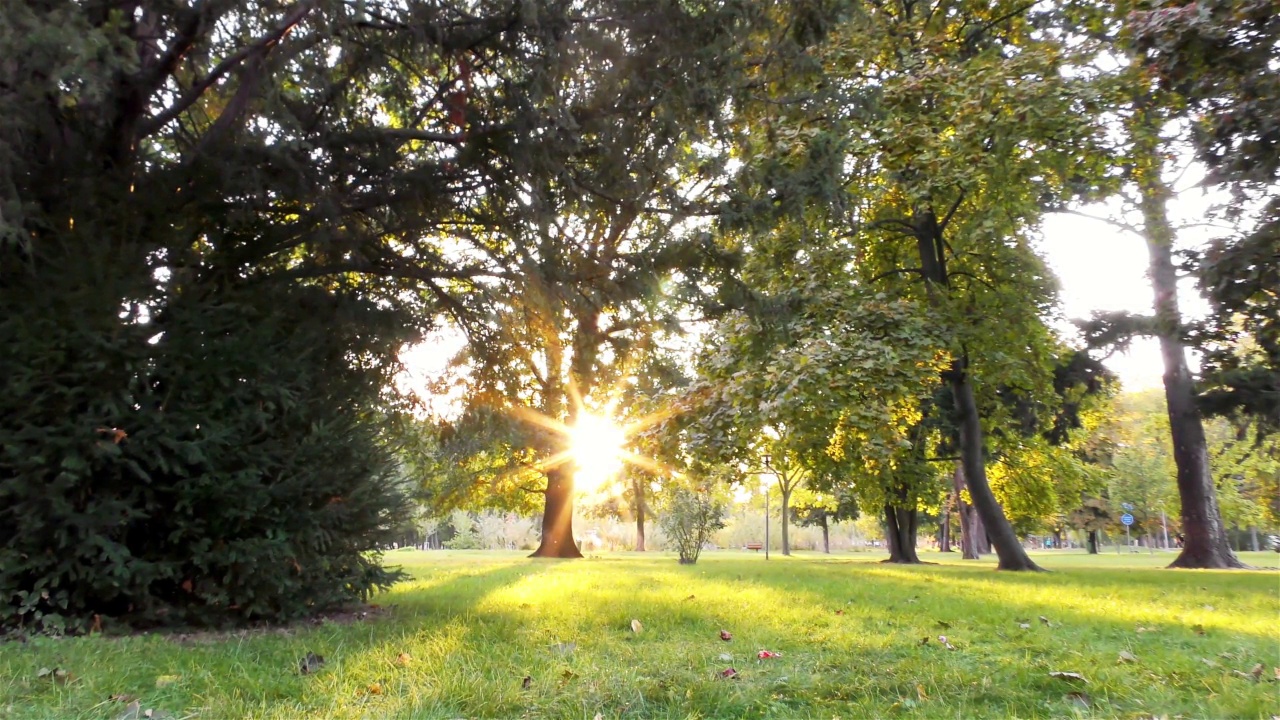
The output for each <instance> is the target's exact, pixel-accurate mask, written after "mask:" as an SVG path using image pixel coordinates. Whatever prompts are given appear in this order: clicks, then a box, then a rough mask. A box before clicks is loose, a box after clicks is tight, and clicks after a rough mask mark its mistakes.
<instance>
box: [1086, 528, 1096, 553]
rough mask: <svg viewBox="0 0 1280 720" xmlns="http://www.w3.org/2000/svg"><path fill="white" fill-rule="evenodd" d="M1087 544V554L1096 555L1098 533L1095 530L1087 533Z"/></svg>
mask: <svg viewBox="0 0 1280 720" xmlns="http://www.w3.org/2000/svg"><path fill="white" fill-rule="evenodd" d="M1088 544H1089V554H1090V555H1097V554H1098V531H1097V530H1090V531H1089V541H1088Z"/></svg>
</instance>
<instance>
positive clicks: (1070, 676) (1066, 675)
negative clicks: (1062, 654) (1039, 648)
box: [1049, 671, 1089, 683]
mask: <svg viewBox="0 0 1280 720" xmlns="http://www.w3.org/2000/svg"><path fill="white" fill-rule="evenodd" d="M1049 677H1051V678H1054V679H1055V680H1070V681H1072V682H1082V683H1087V682H1089V681H1088V680H1086V679H1085V677H1084V676H1083V675H1081V674H1080V673H1077V672H1060V671H1054V672H1051V673H1049Z"/></svg>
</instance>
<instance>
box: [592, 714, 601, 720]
mask: <svg viewBox="0 0 1280 720" xmlns="http://www.w3.org/2000/svg"><path fill="white" fill-rule="evenodd" d="M591 720H604V713H596V716H595V717H593V718H591Z"/></svg>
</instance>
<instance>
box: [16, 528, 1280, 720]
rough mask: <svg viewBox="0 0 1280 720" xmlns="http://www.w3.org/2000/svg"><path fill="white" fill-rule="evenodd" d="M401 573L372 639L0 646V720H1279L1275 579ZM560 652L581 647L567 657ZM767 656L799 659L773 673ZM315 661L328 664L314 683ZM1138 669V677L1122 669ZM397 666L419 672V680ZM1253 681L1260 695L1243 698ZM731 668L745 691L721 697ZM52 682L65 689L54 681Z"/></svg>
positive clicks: (429, 566) (952, 565) (629, 558)
mask: <svg viewBox="0 0 1280 720" xmlns="http://www.w3.org/2000/svg"><path fill="white" fill-rule="evenodd" d="M1245 556H1246V558H1247V561H1248V562H1253V563H1255V564H1257V565H1271V566H1274V565H1275V564H1276V561H1277V556H1276V554H1274V553H1271V554H1266V553H1258V554H1250V553H1246V554H1245ZM390 557H391V559H392V561H393V562H396V563H401V564H403V565H404V566H405V567H406V568H407V569H409V570H410V571H411V572H412V573H413V575H414V578H415V579H414V581H413V582H409V583H405V584H403V585H401V586H399V587H397V588H396V589H395V590H394V591H392V592H390V593H387V594H386V595H383V596H380V597H379V598H378V599H377V602H379V603H380V604H382V605H384V606H388V607H389V606H394V609H392V610H391V611H389V612H387V613H386V614H384V615H382V616H379V617H376V618H374V619H370V620H365V621H361V622H354V623H346V624H341V623H326V624H322V625H320V626H315V627H313V626H302V627H299V628H293V629H284V630H271V631H255V632H247V633H236V634H226V635H221V636H213V637H210V636H197V637H194V638H186V639H181V638H178V637H173V636H157V635H149V636H136V637H124V638H109V637H92V638H77V639H64V640H53V639H40V640H36V641H33V642H29V643H25V644H17V643H10V644H7V645H0V718H6V719H8V718H14V719H15V720H18V719H20V720H38V719H40V718H58V719H59V720H64V719H67V720H69V719H72V718H116V717H118V716H119V715H120V714H121V713H122V712H123V711H124V709H125V706H124V705H123V704H122V703H120V702H115V701H111V700H110V699H109V698H110V696H112V695H114V694H127V695H133V696H137V697H138V698H139V700H140V703H141V706H142V707H143V708H157V709H161V710H165V711H168V712H171V713H173V717H177V718H183V717H199V718H247V717H252V718H275V719H278V720H285V719H288V720H298V719H302V718H313V719H316V720H319V719H326V720H327V719H329V718H442V719H444V718H586V719H587V720H591V719H592V718H594V717H596V715H597V714H599V715H600V716H601V717H603V718H763V717H770V718H822V719H823V720H829V719H830V718H881V717H885V718H898V717H901V718H982V717H990V718H1006V717H1021V718H1071V717H1089V718H1094V717H1098V718H1111V717H1116V718H1149V717H1152V716H1155V717H1161V716H1168V717H1170V718H1173V717H1188V718H1264V720H1265V719H1266V718H1270V717H1271V716H1272V715H1278V714H1280V682H1275V681H1274V678H1275V672H1276V671H1275V670H1274V668H1275V667H1276V666H1280V623H1278V622H1277V621H1278V620H1280V573H1277V571H1276V570H1274V569H1271V570H1265V571H1260V572H1245V573H1239V572H1238V573H1220V572H1194V571H1162V570H1158V569H1156V568H1157V567H1158V566H1159V565H1161V564H1163V563H1167V562H1168V560H1169V559H1170V557H1171V556H1170V555H1168V554H1165V555H1160V554H1157V555H1155V556H1150V555H1147V554H1145V553H1143V554H1128V555H1114V554H1111V555H1101V556H1096V557H1089V556H1087V555H1083V554H1067V553H1061V554H1059V553H1045V554H1041V555H1038V556H1037V558H1038V560H1040V561H1041V562H1042V563H1043V564H1044V565H1046V566H1048V567H1050V568H1053V569H1054V570H1056V572H1053V573H1050V574H1035V575H1028V574H1009V573H997V572H993V571H992V570H991V563H990V562H981V563H963V562H960V561H957V560H954V559H948V560H946V561H944V563H943V564H940V565H932V566H924V567H897V566H885V565H879V564H876V563H874V562H873V561H874V560H878V559H879V557H880V556H878V555H875V554H870V553H865V554H862V553H851V554H845V555H839V556H831V557H827V556H822V555H816V554H804V555H800V556H797V557H794V558H780V557H778V556H776V555H775V556H774V558H773V559H772V560H770V561H769V562H768V563H766V562H765V561H764V559H763V557H762V556H760V555H757V554H754V553H744V552H712V553H707V554H706V555H704V558H703V561H702V562H700V563H699V564H698V565H696V566H693V567H684V566H680V565H678V564H676V563H675V562H674V560H673V559H672V558H671V556H669V555H657V554H649V555H635V554H612V555H606V556H603V557H601V558H593V559H587V560H581V561H568V562H556V561H550V562H547V561H531V560H526V559H524V558H523V557H522V555H521V554H517V553H480V552H434V553H421V552H416V551H399V552H395V553H392V554H391V556H390ZM940 557H941V556H939V555H936V554H933V555H929V556H928V558H927V559H930V560H938V559H939V558H940ZM1041 615H1043V616H1045V618H1047V619H1048V620H1049V624H1047V625H1046V624H1044V623H1042V622H1041V621H1040V620H1039V619H1038V618H1039V616H1041ZM632 619H638V620H640V621H641V623H643V630H642V631H641V632H640V633H639V634H636V633H633V632H632V630H631V627H630V623H631V620H632ZM942 623H946V624H948V625H949V627H946V628H944V627H943V626H942ZM1020 623H1026V624H1028V625H1029V627H1028V628H1025V629H1024V628H1022V627H1020ZM1197 626H1199V630H1200V631H1203V634H1200V632H1199V631H1198V630H1197ZM722 628H723V629H726V630H729V631H730V632H732V633H733V640H732V641H731V642H722V641H721V640H720V639H719V638H718V632H719V631H720V630H721V629H722ZM1139 628H1142V629H1143V631H1139ZM939 635H946V636H947V638H948V640H949V641H950V642H951V643H952V645H953V646H954V647H955V649H954V650H947V649H946V648H945V647H943V646H942V645H941V644H940V643H939V642H938V636H939ZM923 638H928V641H927V642H925V643H923V644H922V639H923ZM557 643H574V644H576V646H575V649H573V650H572V651H571V652H568V653H563V654H562V653H560V652H557V650H556V649H555V648H554V646H555V645H556V644H557ZM761 649H768V650H772V651H776V652H781V653H782V655H781V657H778V658H775V659H771V660H764V661H760V660H757V659H756V652H757V651H759V650H761ZM308 651H314V652H316V653H318V654H320V655H323V656H324V657H325V658H326V660H327V663H326V664H325V666H324V667H323V668H322V669H320V671H319V672H317V673H315V674H311V675H301V674H299V672H298V662H299V660H300V659H301V658H302V657H303V656H304V655H305V654H306V653H307V652H308ZM1122 651H1125V652H1128V653H1130V654H1132V655H1133V656H1134V657H1136V659H1137V661H1136V662H1131V663H1122V662H1119V661H1118V658H1119V654H1120V653H1121V652H1122ZM400 653H408V654H409V655H410V656H411V657H412V659H411V660H410V661H409V662H408V664H407V665H405V666H398V665H397V664H396V658H397V656H398V655H399V654H400ZM722 653H728V654H730V655H732V656H733V659H732V660H722V659H721V658H720V656H721V654H722ZM1257 663H1262V664H1263V666H1264V673H1263V675H1262V681H1261V682H1254V681H1253V679H1252V678H1248V677H1241V676H1239V675H1237V674H1236V671H1243V672H1244V673H1246V674H1247V673H1248V672H1249V671H1250V669H1251V668H1253V666H1254V665H1255V664H1257ZM730 666H732V667H735V668H737V670H738V672H739V674H740V677H739V678H738V679H736V680H725V679H721V678H720V677H719V671H721V670H723V669H724V668H726V667H730ZM42 667H48V668H53V667H59V668H62V669H64V670H66V671H68V672H69V673H71V679H70V680H69V682H66V683H65V684H61V683H57V682H53V681H51V680H49V679H48V678H41V677H37V672H38V670H39V669H40V668H42ZM1052 671H1067V672H1078V673H1081V674H1083V675H1084V676H1085V677H1086V678H1087V679H1088V684H1086V685H1080V686H1075V685H1073V684H1071V683H1070V682H1068V681H1063V680H1057V679H1053V678H1051V677H1050V676H1049V673H1050V672H1052ZM525 676H529V677H531V678H532V681H531V685H530V687H529V688H528V689H522V679H523V678H524V677H525ZM375 684H376V685H377V687H376V688H375V687H373V686H374V685H375ZM371 689H377V690H380V692H378V693H373V692H371ZM1072 692H1081V693H1083V694H1084V696H1086V697H1081V696H1075V697H1072V696H1070V695H1069V693H1072ZM1082 702H1087V707H1086V706H1085V705H1083V704H1082Z"/></svg>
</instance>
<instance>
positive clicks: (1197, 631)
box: [1191, 625, 1205, 635]
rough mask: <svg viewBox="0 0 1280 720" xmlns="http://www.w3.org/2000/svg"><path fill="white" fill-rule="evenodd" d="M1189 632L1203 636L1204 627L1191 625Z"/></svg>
mask: <svg viewBox="0 0 1280 720" xmlns="http://www.w3.org/2000/svg"><path fill="white" fill-rule="evenodd" d="M1191 630H1192V632H1194V633H1195V634H1197V635H1204V634H1205V630H1204V626H1203V625H1193V626H1191Z"/></svg>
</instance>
